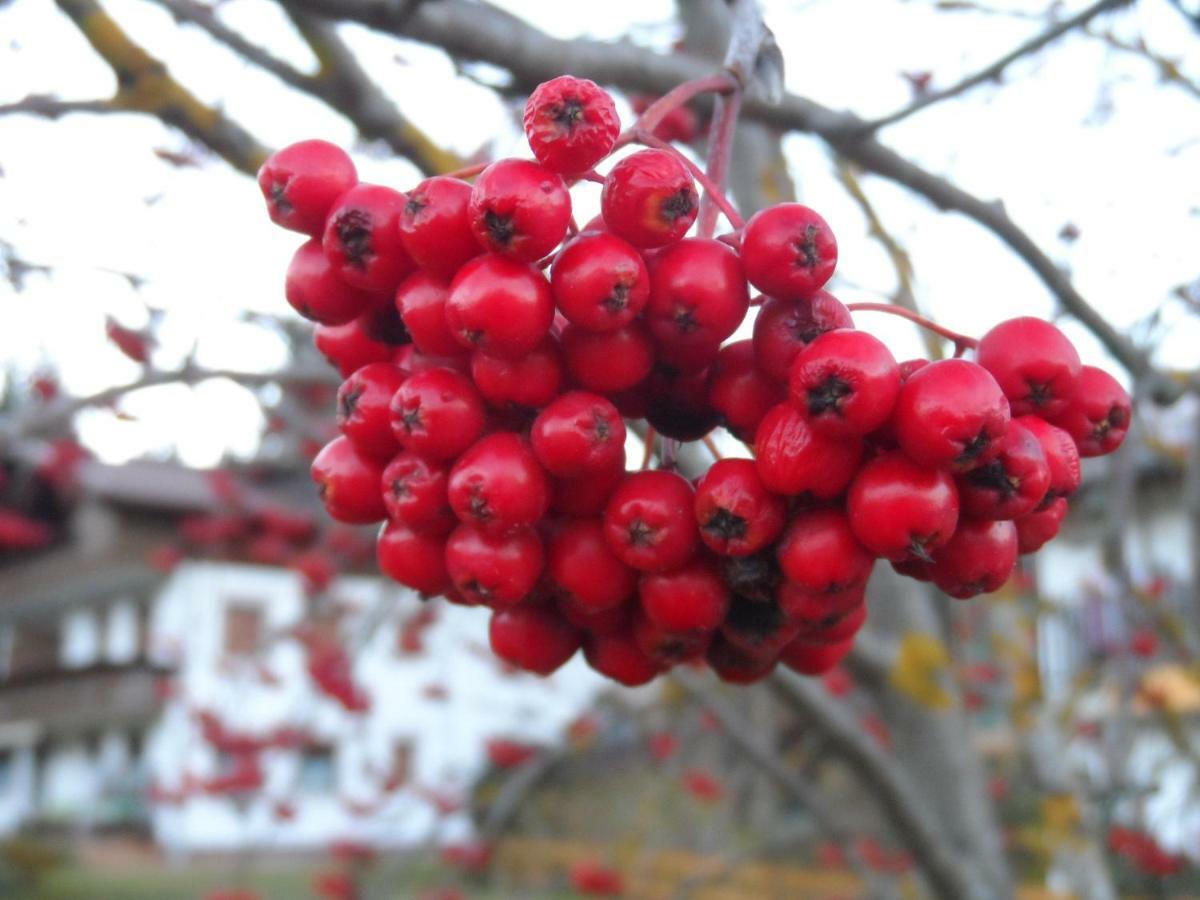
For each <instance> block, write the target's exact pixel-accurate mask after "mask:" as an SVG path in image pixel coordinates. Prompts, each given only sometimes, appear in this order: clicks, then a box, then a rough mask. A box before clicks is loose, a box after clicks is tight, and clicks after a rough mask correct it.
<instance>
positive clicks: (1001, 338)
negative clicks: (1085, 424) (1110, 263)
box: [975, 316, 1083, 419]
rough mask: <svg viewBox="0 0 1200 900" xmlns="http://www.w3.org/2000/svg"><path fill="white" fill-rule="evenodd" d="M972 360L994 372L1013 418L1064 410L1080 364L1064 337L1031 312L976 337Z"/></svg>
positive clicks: (1073, 393)
mask: <svg viewBox="0 0 1200 900" xmlns="http://www.w3.org/2000/svg"><path fill="white" fill-rule="evenodd" d="M975 359H976V360H977V361H978V362H979V365H981V366H983V367H984V368H985V369H987V370H988V371H989V372H991V373H992V376H993V377H994V378H995V379H996V383H997V384H999V385H1000V389H1001V390H1002V391H1004V395H1005V396H1006V397H1007V398H1008V402H1009V405H1011V406H1012V414H1013V415H1014V416H1024V415H1029V414H1034V415H1039V416H1044V417H1045V418H1047V419H1051V418H1053V417H1054V416H1056V415H1058V414H1059V413H1061V412H1062V411H1063V410H1064V409H1066V406H1067V403H1068V402H1069V401H1070V400H1071V398H1072V397H1073V396H1074V395H1075V389H1076V386H1077V384H1078V382H1079V374H1080V371H1081V370H1082V368H1083V365H1082V363H1080V361H1079V354H1078V353H1077V352H1076V350H1075V347H1074V346H1073V345H1072V344H1071V342H1070V341H1069V340H1068V339H1067V336H1066V335H1065V334H1063V333H1062V332H1061V331H1059V330H1058V329H1057V328H1055V327H1054V326H1053V325H1051V324H1050V323H1049V322H1047V321H1045V320H1043V319H1038V318H1034V317H1033V316H1022V317H1021V318H1019V319H1009V320H1008V321H1006V322H1001V323H1000V324H999V325H997V326H996V327H995V328H993V329H992V330H991V331H989V332H988V333H987V334H985V335H984V336H983V337H982V338H980V340H979V346H978V347H977V348H976V351H975Z"/></svg>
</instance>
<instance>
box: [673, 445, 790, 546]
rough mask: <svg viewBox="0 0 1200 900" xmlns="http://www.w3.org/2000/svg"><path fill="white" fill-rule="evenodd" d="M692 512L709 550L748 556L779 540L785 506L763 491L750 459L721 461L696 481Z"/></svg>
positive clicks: (764, 488) (763, 486) (785, 512)
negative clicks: (693, 511)
mask: <svg viewBox="0 0 1200 900" xmlns="http://www.w3.org/2000/svg"><path fill="white" fill-rule="evenodd" d="M694 510H695V514H696V521H697V523H698V524H699V526H700V539H701V540H702V541H704V543H705V544H707V545H708V547H709V548H710V549H711V550H714V551H716V552H717V553H721V554H725V555H728V556H749V555H751V554H753V553H757V552H758V551H760V550H762V549H763V548H765V547H767V546H768V545H769V544H771V543H772V542H773V541H774V540H775V539H776V538H777V537H779V534H780V532H781V531H782V530H783V524H784V517H785V516H786V514H787V504H786V503H785V501H784V499H783V498H782V497H780V496H777V495H776V494H772V493H771V492H769V491H768V490H767V488H766V486H765V485H764V484H763V482H762V478H760V477H759V474H758V469H757V467H756V466H755V465H754V461H753V460H750V459H723V460H718V461H717V462H716V463H714V464H713V465H712V466H711V467H710V468H709V470H708V471H707V472H705V473H704V475H702V476H701V477H700V480H699V481H698V482H697V484H696V498H695V503H694Z"/></svg>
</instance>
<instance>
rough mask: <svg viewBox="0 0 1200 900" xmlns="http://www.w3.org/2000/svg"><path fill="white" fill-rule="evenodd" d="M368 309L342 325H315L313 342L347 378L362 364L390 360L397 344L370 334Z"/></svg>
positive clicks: (369, 313)
mask: <svg viewBox="0 0 1200 900" xmlns="http://www.w3.org/2000/svg"><path fill="white" fill-rule="evenodd" d="M373 319H374V317H373V315H372V313H371V311H367V312H365V313H363V314H362V315H361V316H359V317H358V318H356V319H354V320H352V321H350V322H347V323H346V324H344V325H318V326H317V327H316V328H315V329H314V331H313V344H315V345H316V348H317V350H319V351H320V353H321V355H322V356H324V357H325V359H327V360H328V361H329V363H330V365H332V366H334V367H335V368H336V369H337V370H338V372H339V373H340V374H341V376H342V377H343V378H349V377H350V376H351V375H353V374H354V373H355V372H357V371H358V370H359V369H361V368H362V367H363V366H365V365H369V364H370V363H376V362H390V361H391V360H392V358H393V357H395V355H396V347H395V345H393V344H389V343H388V342H387V341H384V340H380V339H379V338H378V337H375V336H373V334H372V332H373V331H374V328H373V327H372V326H373Z"/></svg>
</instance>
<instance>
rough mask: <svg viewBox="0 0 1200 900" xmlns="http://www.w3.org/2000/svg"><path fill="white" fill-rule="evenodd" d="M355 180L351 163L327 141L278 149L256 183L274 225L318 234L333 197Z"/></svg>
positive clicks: (349, 186) (347, 188)
mask: <svg viewBox="0 0 1200 900" xmlns="http://www.w3.org/2000/svg"><path fill="white" fill-rule="evenodd" d="M357 183H358V173H357V172H356V171H355V169H354V163H353V162H352V161H351V160H350V157H349V156H348V155H347V154H346V151H345V150H343V149H342V148H341V147H338V146H336V145H334V144H331V143H329V142H328V141H316V140H313V141H300V142H299V143H296V144H291V145H290V146H287V147H284V148H283V149H282V150H277V151H275V152H274V153H272V154H271V155H270V156H268V157H267V160H266V162H264V163H263V164H262V166H261V167H259V170H258V187H259V190H261V191H262V195H263V199H264V200H266V201H267V212H268V213H269V214H270V216H271V221H272V222H274V223H275V224H276V225H279V226H281V227H283V228H287V229H289V230H291V231H299V232H302V233H304V234H307V235H309V236H311V237H320V235H321V232H322V231H323V230H324V228H325V217H326V216H328V215H329V210H330V209H331V208H332V207H333V204H334V201H336V200H337V199H338V197H340V196H342V194H344V193H345V192H346V191H348V190H350V188H352V187H354V185H355V184H357Z"/></svg>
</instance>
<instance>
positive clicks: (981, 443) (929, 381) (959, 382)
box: [893, 359, 1010, 472]
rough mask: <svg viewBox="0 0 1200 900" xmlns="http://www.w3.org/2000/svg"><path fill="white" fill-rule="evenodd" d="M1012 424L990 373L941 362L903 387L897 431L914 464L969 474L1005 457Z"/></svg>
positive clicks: (955, 361) (964, 362)
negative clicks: (1003, 447) (999, 455)
mask: <svg viewBox="0 0 1200 900" xmlns="http://www.w3.org/2000/svg"><path fill="white" fill-rule="evenodd" d="M1009 419H1010V412H1009V406H1008V399H1007V398H1006V397H1005V396H1004V393H1003V391H1001V390H1000V385H998V384H996V379H995V378H993V377H992V375H991V373H990V372H988V370H987V369H985V368H983V367H982V366H980V365H977V364H975V363H973V362H968V361H967V360H965V359H942V360H938V361H937V362H932V363H930V364H929V365H927V366H924V367H922V368H921V369H919V370H917V371H916V372H914V373H913V374H912V375H910V376H909V378H908V380H907V381H905V382H904V386H903V387H902V388H901V389H900V396H899V397H898V398H897V399H896V412H895V417H894V419H893V426H894V428H895V431H896V437H897V439H898V440H899V442H900V449H901V450H903V451H904V452H905V453H906V454H907V455H908V456H909V457H910V458H911V459H912V460H914V461H915V462H918V463H920V464H921V465H924V466H938V467H943V466H944V467H947V468H952V469H954V470H955V471H957V472H966V471H968V470H970V469H973V468H975V467H976V466H979V465H982V464H983V463H985V462H987V461H988V460H989V459H993V458H994V457H995V456H996V454H997V453H999V452H1000V439H1001V438H1003V437H1004V433H1005V431H1007V430H1008V423H1009Z"/></svg>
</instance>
